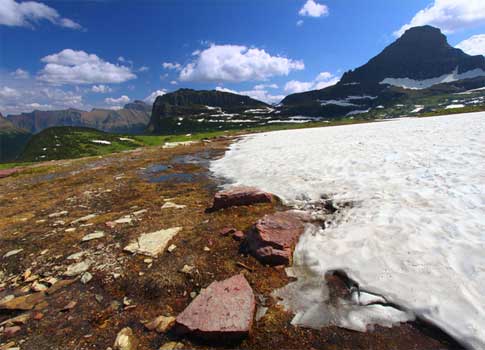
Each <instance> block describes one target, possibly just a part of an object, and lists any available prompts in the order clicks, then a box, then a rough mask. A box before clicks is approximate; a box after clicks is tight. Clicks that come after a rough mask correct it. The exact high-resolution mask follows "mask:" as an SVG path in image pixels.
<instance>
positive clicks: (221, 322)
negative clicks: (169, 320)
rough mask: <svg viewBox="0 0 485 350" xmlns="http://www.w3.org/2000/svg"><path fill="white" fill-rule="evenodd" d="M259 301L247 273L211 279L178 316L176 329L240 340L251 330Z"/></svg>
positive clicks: (180, 331) (205, 336) (222, 338)
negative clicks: (214, 280) (223, 278)
mask: <svg viewBox="0 0 485 350" xmlns="http://www.w3.org/2000/svg"><path fill="white" fill-rule="evenodd" d="M255 308H256V301H255V297H254V293H253V290H252V288H251V286H250V285H249V283H248V282H247V280H246V278H245V277H244V275H242V274H240V275H235V276H233V277H231V278H228V279H226V280H224V281H218V282H213V283H211V284H210V285H209V286H208V287H207V288H206V289H203V290H202V291H201V292H200V294H199V295H198V296H197V297H196V298H195V299H194V300H193V301H192V302H191V303H190V305H189V306H188V307H187V308H186V309H185V310H184V311H183V312H182V313H181V314H179V315H178V316H177V320H176V326H175V327H176V328H175V330H176V332H177V333H178V334H181V335H183V334H190V335H193V336H195V337H199V338H203V339H205V340H212V341H237V340H241V339H242V338H244V337H245V336H247V335H248V334H249V331H250V330H251V326H252V324H253V317H254V311H255Z"/></svg>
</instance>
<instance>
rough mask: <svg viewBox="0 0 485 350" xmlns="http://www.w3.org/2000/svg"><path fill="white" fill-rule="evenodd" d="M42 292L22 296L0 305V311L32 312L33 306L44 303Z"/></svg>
mask: <svg viewBox="0 0 485 350" xmlns="http://www.w3.org/2000/svg"><path fill="white" fill-rule="evenodd" d="M44 299H45V296H44V293H43V292H39V293H34V294H28V295H22V296H20V297H16V298H13V299H10V300H7V301H5V302H2V303H1V304H0V310H32V309H33V308H34V306H35V305H37V304H39V303H40V302H42V301H44Z"/></svg>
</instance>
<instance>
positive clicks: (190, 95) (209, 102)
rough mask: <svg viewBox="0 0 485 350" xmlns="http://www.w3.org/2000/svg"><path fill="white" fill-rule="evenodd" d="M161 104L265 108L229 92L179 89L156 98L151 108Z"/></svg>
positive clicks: (252, 100)
mask: <svg viewBox="0 0 485 350" xmlns="http://www.w3.org/2000/svg"><path fill="white" fill-rule="evenodd" d="M161 104H169V105H172V106H180V107H187V106H192V105H203V106H212V107H222V108H234V107H236V108H237V107H244V108H246V107H247V106H252V107H258V106H259V107H264V106H267V105H266V104H265V103H263V102H261V101H257V100H254V99H252V98H251V97H249V96H243V95H237V94H233V93H230V92H223V91H216V90H192V89H179V90H177V91H175V92H173V93H169V94H166V95H162V96H158V97H157V99H156V100H155V103H154V104H153V107H154V108H155V106H157V105H161Z"/></svg>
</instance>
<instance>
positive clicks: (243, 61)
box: [179, 44, 305, 82]
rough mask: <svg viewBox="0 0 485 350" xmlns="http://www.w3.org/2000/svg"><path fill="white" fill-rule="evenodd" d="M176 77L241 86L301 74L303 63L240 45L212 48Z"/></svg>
mask: <svg viewBox="0 0 485 350" xmlns="http://www.w3.org/2000/svg"><path fill="white" fill-rule="evenodd" d="M195 57H196V58H195V60H194V61H192V62H191V63H188V64H187V65H185V66H184V67H183V68H182V70H181V72H180V76H179V80H181V81H198V82H242V81H257V80H266V79H268V78H270V77H273V76H278V75H288V74H289V73H290V72H291V71H293V70H302V69H304V67H305V65H304V64H303V61H299V60H292V59H289V58H286V57H282V56H271V55H270V54H268V53H267V52H266V51H265V50H262V49H257V48H248V47H246V46H239V45H214V44H213V45H211V46H210V47H209V48H207V49H205V50H202V51H200V52H199V53H198V54H197V55H195Z"/></svg>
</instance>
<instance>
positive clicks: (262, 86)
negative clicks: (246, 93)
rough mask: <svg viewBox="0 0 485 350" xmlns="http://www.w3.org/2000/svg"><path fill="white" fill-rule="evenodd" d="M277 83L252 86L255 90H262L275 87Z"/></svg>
mask: <svg viewBox="0 0 485 350" xmlns="http://www.w3.org/2000/svg"><path fill="white" fill-rule="evenodd" d="M277 88H278V85H276V84H258V85H255V86H254V89H255V90H264V89H277Z"/></svg>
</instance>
